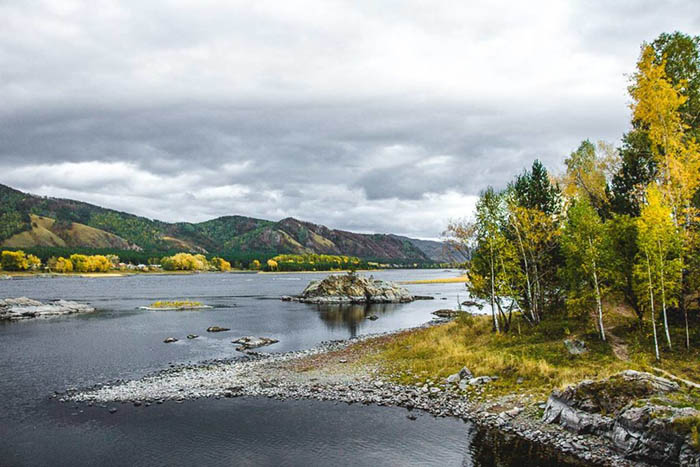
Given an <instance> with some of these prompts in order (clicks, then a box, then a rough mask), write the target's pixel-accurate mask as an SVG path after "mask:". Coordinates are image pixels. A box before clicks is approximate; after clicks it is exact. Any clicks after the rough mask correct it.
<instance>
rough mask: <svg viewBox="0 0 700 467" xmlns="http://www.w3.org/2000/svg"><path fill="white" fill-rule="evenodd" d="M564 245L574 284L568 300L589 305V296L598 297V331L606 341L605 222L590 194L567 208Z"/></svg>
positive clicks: (566, 269)
mask: <svg viewBox="0 0 700 467" xmlns="http://www.w3.org/2000/svg"><path fill="white" fill-rule="evenodd" d="M562 247H563V250H564V256H565V258H566V268H565V271H566V275H567V277H568V282H569V284H570V286H571V287H570V297H569V300H568V302H569V303H576V302H578V303H580V304H582V305H583V306H584V307H587V306H588V303H589V302H590V300H589V297H591V296H592V297H593V298H594V299H595V308H596V311H597V315H598V319H597V328H598V333H599V335H600V339H601V340H603V341H605V326H604V324H603V299H602V298H603V292H602V290H603V287H604V286H603V282H602V279H603V277H604V276H605V275H606V274H605V270H604V268H602V267H601V265H602V263H603V261H602V259H603V257H604V254H603V248H604V226H603V222H602V221H601V220H600V217H599V216H598V214H597V213H596V211H595V209H594V208H593V206H591V204H590V202H589V201H588V199H587V198H583V199H580V200H576V201H575V202H574V203H573V204H572V205H571V207H570V208H569V210H568V211H567V222H566V224H565V227H564V231H563V235H562Z"/></svg>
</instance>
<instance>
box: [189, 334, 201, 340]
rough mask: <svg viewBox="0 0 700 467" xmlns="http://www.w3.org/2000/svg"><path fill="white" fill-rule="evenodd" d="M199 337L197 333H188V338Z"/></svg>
mask: <svg viewBox="0 0 700 467" xmlns="http://www.w3.org/2000/svg"><path fill="white" fill-rule="evenodd" d="M198 337H199V336H198V335H197V334H187V338H188V339H196V338H198Z"/></svg>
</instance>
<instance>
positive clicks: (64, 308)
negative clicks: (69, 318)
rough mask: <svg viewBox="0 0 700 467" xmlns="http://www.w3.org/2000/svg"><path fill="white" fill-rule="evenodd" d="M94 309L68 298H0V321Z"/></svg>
mask: <svg viewBox="0 0 700 467" xmlns="http://www.w3.org/2000/svg"><path fill="white" fill-rule="evenodd" d="M93 311H95V309H94V308H93V307H91V306H89V305H86V304H84V303H77V302H69V301H67V300H56V301H51V302H48V303H42V302H40V301H38V300H32V299H31V298H27V297H20V298H6V299H4V300H1V299H0V321H2V320H10V321H16V320H20V319H31V318H44V317H50V316H61V315H70V314H75V313H91V312H93Z"/></svg>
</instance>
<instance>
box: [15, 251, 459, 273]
mask: <svg viewBox="0 0 700 467" xmlns="http://www.w3.org/2000/svg"><path fill="white" fill-rule="evenodd" d="M3 250H8V251H17V250H22V251H24V252H25V253H27V254H31V255H34V256H36V257H37V258H39V259H40V260H41V262H42V263H43V264H47V263H48V261H49V259H51V258H59V257H64V258H69V257H70V256H71V255H73V254H81V255H87V256H95V255H101V256H110V255H114V256H118V257H119V259H120V261H121V262H123V263H127V264H134V265H137V264H146V265H149V264H160V263H161V260H162V259H163V258H164V257H168V256H174V255H176V254H178V253H181V251H180V250H165V251H161V250H150V251H136V250H118V249H114V248H84V247H43V246H38V247H30V248H10V247H3ZM206 256H207V257H209V258H212V257H215V256H216V257H220V258H223V259H224V260H226V261H228V262H229V263H231V267H232V268H233V269H254V270H255V269H263V270H273V269H272V268H270V267H269V266H267V262H268V260H274V261H276V262H277V263H278V269H275V270H278V271H312V270H317V271H328V270H333V269H377V268H378V269H396V268H401V269H413V268H425V269H444V268H450V267H459V266H460V265H459V264H455V263H437V262H434V261H422V262H416V261H415V260H397V259H386V258H356V257H351V256H340V255H314V254H307V255H293V254H286V253H280V252H277V251H240V250H229V251H223V252H215V253H211V254H207V255H206ZM279 258H286V259H287V260H290V259H291V258H295V259H294V260H292V261H291V262H285V260H282V261H280V259H279ZM304 258H305V259H304ZM343 258H348V260H350V259H351V258H352V259H353V260H357V261H358V262H357V263H355V264H352V263H344V261H343ZM256 260H257V262H258V264H254V261H256ZM280 263H285V264H282V265H280ZM348 264H349V265H348Z"/></svg>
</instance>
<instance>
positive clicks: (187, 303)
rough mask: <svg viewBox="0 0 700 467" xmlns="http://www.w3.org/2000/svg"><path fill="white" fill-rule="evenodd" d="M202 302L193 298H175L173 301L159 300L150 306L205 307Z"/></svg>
mask: <svg viewBox="0 0 700 467" xmlns="http://www.w3.org/2000/svg"><path fill="white" fill-rule="evenodd" d="M203 306H204V304H203V303H202V302H194V301H191V300H173V301H165V300H163V301H157V302H153V303H151V304H150V305H149V307H150V308H181V309H183V308H199V307H203Z"/></svg>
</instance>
